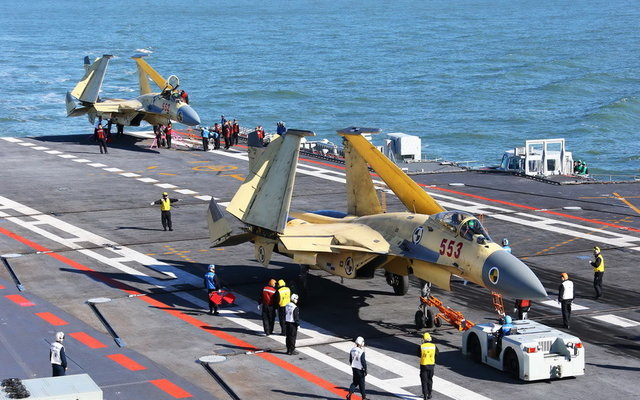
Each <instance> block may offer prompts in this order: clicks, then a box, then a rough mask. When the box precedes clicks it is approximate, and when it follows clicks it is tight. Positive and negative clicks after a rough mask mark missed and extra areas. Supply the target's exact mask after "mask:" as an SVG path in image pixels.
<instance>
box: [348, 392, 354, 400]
mask: <svg viewBox="0 0 640 400" xmlns="http://www.w3.org/2000/svg"><path fill="white" fill-rule="evenodd" d="M352 394H353V393H351V392H349V393H347V400H351V395H352Z"/></svg>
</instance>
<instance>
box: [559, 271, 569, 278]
mask: <svg viewBox="0 0 640 400" xmlns="http://www.w3.org/2000/svg"><path fill="white" fill-rule="evenodd" d="M560 276H561V277H562V279H564V280H567V279H569V275H567V273H566V272H563V273H561V274H560Z"/></svg>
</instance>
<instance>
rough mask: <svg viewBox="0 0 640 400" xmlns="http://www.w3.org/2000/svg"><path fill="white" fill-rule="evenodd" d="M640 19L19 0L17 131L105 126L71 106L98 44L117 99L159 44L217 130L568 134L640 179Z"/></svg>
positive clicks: (576, 11) (12, 79)
mask: <svg viewBox="0 0 640 400" xmlns="http://www.w3.org/2000/svg"><path fill="white" fill-rule="evenodd" d="M639 21H640V2H638V1H637V0H616V1H609V0H606V1H605V0H592V1H569V0H555V1H546V0H542V1H500V0H484V1H482V0H476V1H474V0H460V1H457V0H451V1H427V0H416V1H409V0H398V1H382V0H363V1H350V0H339V1H325V0H314V1H304V0H298V1H294V0H270V1H258V0H233V1H213V0H211V1H205V0H193V1H182V2H179V1H167V0H154V1H148V0H141V1H131V0H129V1H125V0H110V1H105V2H98V1H71V0H58V1H50V0H29V1H23V2H9V1H3V2H0V23H1V26H2V30H1V32H0V38H1V39H0V43H2V56H1V57H0V82H2V84H3V86H4V91H3V95H2V96H0V122H1V125H0V135H1V136H40V135H49V134H78V133H88V132H90V131H91V126H90V125H89V123H88V121H87V119H86V118H85V117H78V118H67V117H66V110H65V104H64V96H65V93H66V92H67V91H69V90H71V89H72V88H73V86H74V85H75V83H76V82H77V81H78V80H79V79H80V78H81V77H82V75H83V73H84V70H83V65H82V59H83V57H84V56H85V55H89V56H91V58H92V59H93V58H94V57H97V56H100V55H102V54H113V55H114V56H115V58H114V59H112V60H111V63H110V65H109V70H108V72H107V76H106V78H105V82H104V85H103V90H102V97H115V98H133V97H135V96H136V95H137V94H138V83H137V75H136V67H135V63H134V62H133V60H131V59H129V57H130V56H132V55H134V54H136V53H139V52H146V53H148V54H149V55H150V57H149V58H148V62H149V63H150V64H151V65H152V66H153V67H154V68H155V69H156V70H157V71H158V72H160V73H161V74H162V75H163V76H165V77H168V76H169V75H171V74H175V75H177V76H179V78H180V82H181V87H182V88H183V89H185V90H187V91H188V93H189V96H190V100H191V105H192V106H193V107H194V108H195V109H196V110H197V112H198V113H199V114H200V116H201V118H202V122H203V123H204V124H206V125H211V124H213V123H214V122H216V121H217V120H219V118H220V115H222V114H224V115H225V116H226V117H227V118H237V119H238V120H240V123H241V125H243V126H249V127H252V126H256V125H263V126H265V128H266V129H267V131H271V132H273V131H275V125H276V122H277V121H280V120H282V121H285V122H286V124H287V126H288V127H290V128H300V129H308V130H313V131H315V132H316V134H317V135H318V136H319V137H320V138H328V139H329V140H332V141H334V142H339V139H338V136H337V135H336V134H335V131H336V130H337V129H341V128H345V127H347V126H353V125H357V126H369V127H378V128H381V129H383V131H384V132H405V133H408V134H412V135H419V136H420V137H421V138H422V146H423V153H424V154H425V157H428V158H434V157H440V158H443V159H447V160H453V161H474V162H475V164H476V165H482V164H484V165H495V164H497V163H499V161H500V158H501V155H502V153H503V152H504V151H505V150H507V149H511V148H513V147H516V146H522V145H524V141H525V140H526V139H541V138H560V137H562V138H566V140H567V148H568V150H570V151H572V152H573V157H574V159H583V160H586V161H587V162H588V163H589V166H590V169H591V172H596V173H600V174H634V175H640V154H639V153H640V152H639V149H640V145H639V143H638V142H639V141H638V130H639V128H640V123H639V122H640V30H639V29H638V22H639Z"/></svg>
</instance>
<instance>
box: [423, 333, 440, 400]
mask: <svg viewBox="0 0 640 400" xmlns="http://www.w3.org/2000/svg"><path fill="white" fill-rule="evenodd" d="M436 355H438V348H437V347H436V345H435V344H433V343H431V335H430V334H429V333H428V332H425V333H424V334H423V335H422V344H421V345H420V347H419V348H418V356H419V357H420V383H421V384H422V396H423V397H424V398H425V399H430V398H431V392H432V389H433V373H434V370H435V367H436Z"/></svg>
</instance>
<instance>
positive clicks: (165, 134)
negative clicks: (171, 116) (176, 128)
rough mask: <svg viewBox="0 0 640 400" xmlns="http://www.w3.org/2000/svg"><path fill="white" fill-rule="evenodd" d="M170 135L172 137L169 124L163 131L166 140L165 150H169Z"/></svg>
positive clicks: (171, 127)
mask: <svg viewBox="0 0 640 400" xmlns="http://www.w3.org/2000/svg"><path fill="white" fill-rule="evenodd" d="M171 135H173V126H172V125H171V122H169V123H168V124H167V128H166V129H165V130H164V136H165V138H166V139H167V149H170V148H171Z"/></svg>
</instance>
